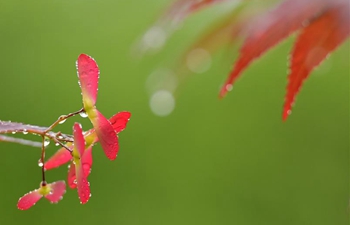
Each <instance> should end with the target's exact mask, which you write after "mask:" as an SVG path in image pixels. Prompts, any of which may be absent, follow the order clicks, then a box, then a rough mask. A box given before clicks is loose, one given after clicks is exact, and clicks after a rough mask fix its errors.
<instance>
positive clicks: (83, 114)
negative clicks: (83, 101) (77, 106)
mask: <svg viewBox="0 0 350 225" xmlns="http://www.w3.org/2000/svg"><path fill="white" fill-rule="evenodd" d="M79 115H80V116H81V117H83V118H86V117H88V114H87V113H86V112H81V113H79Z"/></svg>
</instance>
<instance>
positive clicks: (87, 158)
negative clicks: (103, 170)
mask: <svg viewBox="0 0 350 225" xmlns="http://www.w3.org/2000/svg"><path fill="white" fill-rule="evenodd" d="M82 165H83V170H84V174H85V177H88V176H89V175H90V173H91V167H92V147H90V148H88V149H85V152H84V155H83V158H82Z"/></svg>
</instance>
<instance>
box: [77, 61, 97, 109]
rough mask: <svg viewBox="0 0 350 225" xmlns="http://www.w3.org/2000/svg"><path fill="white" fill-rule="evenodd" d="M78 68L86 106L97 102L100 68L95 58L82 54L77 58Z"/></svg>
mask: <svg viewBox="0 0 350 225" xmlns="http://www.w3.org/2000/svg"><path fill="white" fill-rule="evenodd" d="M77 70H78V78H79V83H80V87H81V90H82V95H83V103H84V108H85V109H86V107H92V106H94V105H95V104H96V98H97V89H98V78H99V73H100V71H99V69H98V66H97V64H96V62H95V60H94V59H93V58H91V57H90V56H88V55H85V54H81V55H80V56H79V57H78V60H77Z"/></svg>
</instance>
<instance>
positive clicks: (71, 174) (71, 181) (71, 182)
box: [67, 163, 77, 189]
mask: <svg viewBox="0 0 350 225" xmlns="http://www.w3.org/2000/svg"><path fill="white" fill-rule="evenodd" d="M67 181H68V186H69V187H70V188H72V189H74V188H76V187H77V178H76V176H75V165H74V163H71V164H70V165H69V169H68V178H67Z"/></svg>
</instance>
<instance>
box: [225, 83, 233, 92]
mask: <svg viewBox="0 0 350 225" xmlns="http://www.w3.org/2000/svg"><path fill="white" fill-rule="evenodd" d="M225 88H226V90H227V91H232V89H233V85H232V84H227V85H226V87H225Z"/></svg>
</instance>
